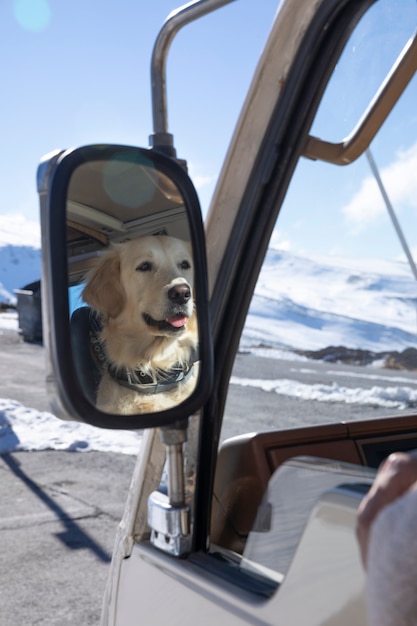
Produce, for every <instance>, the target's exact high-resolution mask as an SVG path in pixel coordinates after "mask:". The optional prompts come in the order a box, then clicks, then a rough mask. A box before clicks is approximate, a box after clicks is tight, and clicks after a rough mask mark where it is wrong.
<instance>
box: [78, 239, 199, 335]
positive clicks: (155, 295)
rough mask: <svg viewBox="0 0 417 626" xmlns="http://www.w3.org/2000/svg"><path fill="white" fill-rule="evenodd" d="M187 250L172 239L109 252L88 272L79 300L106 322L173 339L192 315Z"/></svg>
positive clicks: (134, 242) (140, 242) (190, 261)
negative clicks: (113, 321) (114, 321)
mask: <svg viewBox="0 0 417 626" xmlns="http://www.w3.org/2000/svg"><path fill="white" fill-rule="evenodd" d="M193 280H194V272H193V259H192V255H191V250H190V246H189V245H188V244H187V243H186V242H184V241H182V240H180V239H176V238H174V237H165V236H162V237H154V236H146V237H138V238H137V239H133V240H131V241H128V242H125V243H122V244H117V245H115V246H114V247H112V248H111V249H109V250H108V251H107V252H106V253H105V254H104V255H103V256H102V257H101V259H100V261H99V263H98V265H97V267H96V268H95V269H94V270H93V271H92V272H91V274H90V276H89V278H88V281H87V285H86V287H85V289H84V291H83V298H84V300H85V301H86V302H87V303H88V304H90V305H91V306H92V307H93V308H94V309H95V310H96V311H98V312H99V313H101V314H103V315H104V316H105V318H106V319H107V320H111V319H118V320H119V321H120V322H121V323H123V324H124V325H128V324H130V325H131V326H133V327H134V328H135V329H137V330H141V329H143V330H145V329H146V331H148V333H149V334H151V335H153V336H165V337H169V336H178V335H180V334H181V333H183V332H184V331H185V330H186V328H187V325H188V322H189V319H190V318H191V316H192V315H193V311H194V300H193Z"/></svg>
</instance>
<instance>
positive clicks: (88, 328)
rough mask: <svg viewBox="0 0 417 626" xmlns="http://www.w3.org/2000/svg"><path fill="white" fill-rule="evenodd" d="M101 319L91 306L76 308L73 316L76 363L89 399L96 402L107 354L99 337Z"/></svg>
mask: <svg viewBox="0 0 417 626" xmlns="http://www.w3.org/2000/svg"><path fill="white" fill-rule="evenodd" d="M100 330H101V325H100V320H99V318H98V316H97V315H96V313H95V312H94V311H93V310H92V309H90V307H87V306H83V307H80V308H78V309H76V310H75V311H74V312H73V314H72V316H71V343H72V350H73V356H74V365H75V368H76V370H77V372H78V376H79V381H80V384H81V387H82V390H83V392H84V393H85V395H86V397H87V398H88V400H89V401H90V402H91V403H92V404H95V403H96V398H97V389H98V385H99V383H100V379H101V376H102V371H103V367H104V364H105V354H104V351H103V348H102V344H101V342H100V339H99V334H100Z"/></svg>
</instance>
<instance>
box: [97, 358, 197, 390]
mask: <svg viewBox="0 0 417 626" xmlns="http://www.w3.org/2000/svg"><path fill="white" fill-rule="evenodd" d="M195 362H196V361H194V360H193V361H192V362H191V363H185V364H183V365H182V364H179V363H178V364H177V365H175V366H174V367H172V368H171V369H169V370H156V372H155V377H153V376H150V375H149V374H147V373H146V372H142V371H141V370H140V369H139V370H133V369H131V368H128V367H122V368H120V367H116V366H115V365H113V364H112V363H109V364H108V365H107V371H108V373H109V375H110V376H111V377H112V378H113V379H114V380H116V381H117V383H118V384H119V385H122V386H123V387H127V388H128V389H133V390H134V391H138V392H139V393H151V394H156V393H162V392H167V391H171V390H172V389H175V388H176V387H177V385H178V383H184V382H186V381H187V380H188V379H189V378H190V377H191V375H192V373H193V369H194V363H195Z"/></svg>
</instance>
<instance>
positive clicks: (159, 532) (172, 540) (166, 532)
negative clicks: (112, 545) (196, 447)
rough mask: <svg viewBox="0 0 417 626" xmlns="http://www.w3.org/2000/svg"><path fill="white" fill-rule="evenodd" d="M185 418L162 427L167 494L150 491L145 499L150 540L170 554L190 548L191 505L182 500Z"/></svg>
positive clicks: (183, 488) (181, 554) (186, 550)
mask: <svg viewBox="0 0 417 626" xmlns="http://www.w3.org/2000/svg"><path fill="white" fill-rule="evenodd" d="M187 429H188V420H185V421H181V422H180V423H177V424H175V425H174V426H168V427H164V428H161V441H162V443H163V444H164V445H165V447H166V451H167V462H168V468H167V473H168V493H167V494H164V493H162V492H160V491H154V492H153V493H151V495H150V496H149V499H148V523H149V526H150V528H151V543H152V544H153V545H154V546H155V547H156V548H158V549H159V550H162V551H163V552H168V553H169V554H171V555H173V556H177V557H178V556H183V555H184V554H187V553H188V552H190V550H191V521H190V516H191V513H190V507H189V506H188V505H187V504H186V502H185V486H184V484H185V482H184V454H183V444H184V443H185V442H186V441H187Z"/></svg>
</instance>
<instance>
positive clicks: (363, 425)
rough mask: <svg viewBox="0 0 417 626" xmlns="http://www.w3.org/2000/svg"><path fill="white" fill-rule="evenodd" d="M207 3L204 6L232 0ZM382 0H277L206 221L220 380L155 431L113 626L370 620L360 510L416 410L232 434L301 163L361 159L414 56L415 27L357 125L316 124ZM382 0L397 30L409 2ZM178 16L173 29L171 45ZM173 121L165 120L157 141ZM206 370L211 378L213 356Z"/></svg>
mask: <svg viewBox="0 0 417 626" xmlns="http://www.w3.org/2000/svg"><path fill="white" fill-rule="evenodd" d="M191 4H193V3H191ZM197 4H198V5H202V7H203V8H202V10H201V12H202V13H204V12H208V11H209V10H212V9H213V8H216V6H217V5H218V6H219V7H220V6H221V5H222V4H224V2H221V1H219V2H210V0H208V1H207V2H200V3H197ZM378 4H380V3H379V2H376V3H374V2H372V1H365V0H364V1H359V0H282V1H281V2H280V3H279V4H278V6H277V13H276V18H275V21H274V23H273V26H272V29H271V32H270V34H269V37H268V39H267V41H266V43H265V46H264V49H263V52H262V54H261V56H260V59H259V62H258V66H257V69H256V72H255V75H254V77H253V81H252V84H251V86H250V89H249V92H248V94H247V97H246V100H245V102H244V103H243V108H242V111H241V114H240V117H239V119H238V120H237V125H236V129H235V132H234V135H233V137H232V138H231V142H230V146H229V150H228V152H227V155H226V159H225V162H224V165H223V168H222V171H221V174H220V177H219V179H218V182H217V186H216V189H215V192H214V195H213V198H212V201H211V205H210V208H209V212H208V215H207V218H206V220H205V225H204V228H205V246H206V250H207V270H208V295H209V300H210V315H211V324H212V326H211V331H210V332H211V338H212V342H213V351H214V368H213V369H214V373H213V384H212V386H211V390H210V394H209V397H208V399H206V400H204V402H203V403H202V404H201V406H200V407H199V410H197V411H196V412H195V414H194V415H192V416H191V417H190V416H189V414H184V415H183V418H184V420H187V418H189V421H188V423H187V426H186V427H184V426H181V427H180V428H178V429H177V430H175V429H174V430H172V431H169V430H168V431H167V432H168V434H165V435H164V436H163V437H162V440H161V436H160V432H159V429H150V430H145V431H144V435H143V441H142V445H141V449H140V452H139V455H138V459H137V463H136V468H135V471H134V475H133V477H132V482H131V486H130V490H129V496H128V500H127V503H126V509H125V512H124V515H123V519H122V521H121V523H120V526H119V529H118V533H117V537H116V540H115V546H114V552H113V559H112V563H111V568H110V573H109V579H108V584H107V588H106V591H105V596H104V601H103V611H102V621H101V624H102V626H134V625H137V624H158V625H160V624H165V623H166V624H171V625H174V624H178V625H179V624H182V625H195V624H199V626H205V625H208V624H214V623H219V624H222V625H224V626H227V625H230V626H232V625H235V624H236V625H237V624H262V625H264V626H266V625H271V626H272V625H284V624H285V625H286V626H299V625H300V624H308V625H309V626H316V625H317V626H318V625H323V626H324V625H330V624H331V625H332V626H342V625H346V626H350V625H352V624H355V626H362V625H363V626H365V625H366V623H367V617H366V602H365V576H364V572H363V568H362V565H361V562H360V557H359V550H358V546H357V542H356V538H355V521H356V512H357V508H358V505H359V502H360V501H361V499H362V497H363V495H364V493H366V490H367V489H368V488H369V486H370V484H371V483H372V480H373V477H374V474H375V470H376V467H377V466H378V464H379V462H380V461H381V459H382V458H384V457H385V456H386V455H387V454H389V452H391V451H394V450H396V449H402V450H406V449H411V448H414V447H417V420H416V416H415V413H414V412H408V413H404V414H402V415H401V416H388V417H385V418H384V419H361V418H360V416H359V418H358V419H356V420H355V421H352V422H350V423H346V422H344V421H336V422H334V423H327V424H322V425H317V426H309V427H306V426H304V427H302V428H288V429H286V430H281V431H278V430H276V431H274V430H271V428H270V429H269V431H268V432H261V431H260V430H259V431H258V432H253V433H252V434H249V435H248V434H245V432H244V431H242V432H241V433H240V436H237V437H234V438H231V439H227V440H226V441H223V442H222V443H221V445H220V444H219V441H220V428H221V424H222V418H223V412H224V407H225V403H226V397H227V393H228V388H229V379H230V375H231V371H232V367H233V360H234V357H235V354H236V352H237V350H238V346H239V340H240V334H241V330H242V328H243V325H244V321H245V316H246V313H247V310H248V307H249V303H250V299H251V296H252V293H253V291H254V288H255V284H256V280H257V277H258V274H259V271H260V268H261V265H262V261H263V257H264V254H265V251H266V249H267V247H268V241H269V237H270V235H271V232H272V230H273V228H274V224H275V221H276V218H277V215H278V213H279V210H280V207H281V204H282V203H283V201H284V199H285V195H286V192H287V189H288V186H289V185H290V182H291V179H292V177H293V174H294V171H295V169H296V166H297V164H298V162H299V161H300V160H306V159H309V160H311V161H313V162H316V161H317V162H325V163H331V164H334V166H335V167H345V168H349V167H350V164H351V163H353V162H354V161H355V160H356V159H357V158H358V157H359V156H360V155H362V154H363V153H364V152H365V151H366V150H367V149H368V148H369V146H370V144H371V142H372V141H373V140H374V138H375V137H377V136H378V133H379V131H380V129H381V128H382V127H383V125H384V123H385V121H386V119H387V117H388V116H389V114H390V113H391V111H392V110H393V109H394V107H395V106H396V104H397V101H399V99H400V98H401V96H402V94H403V92H404V90H405V88H406V87H407V86H408V85H409V84H411V82H412V79H413V76H414V74H415V72H416V70H417V45H416V39H415V36H414V38H413V37H411V39H410V40H409V41H408V40H406V39H405V40H404V41H402V45H401V48H402V51H401V53H400V55H399V56H398V59H397V61H396V62H395V63H394V65H393V67H392V69H391V70H389V71H387V72H386V74H385V76H384V77H383V80H382V82H381V81H380V84H379V85H378V87H377V88H376V89H375V91H374V97H373V98H371V99H369V101H367V102H366V105H365V107H364V108H363V109H362V110H361V114H360V115H359V116H358V119H357V120H356V124H355V125H354V127H353V128H351V129H350V131H349V133H348V134H347V135H346V136H345V137H340V141H339V142H333V141H328V140H327V137H324V138H323V139H321V138H317V137H315V136H313V135H312V134H311V128H312V125H313V121H314V118H315V115H316V113H317V110H318V109H319V107H320V103H321V101H322V98H323V97H324V95H323V94H324V93H325V89H326V86H327V84H328V81H329V80H330V77H331V76H332V74H333V72H334V71H335V68H336V66H337V63H338V60H339V58H340V55H341V54H342V51H343V50H344V49H345V47H346V46H347V43H348V42H349V38H350V36H351V34H352V33H353V32H354V31H355V28H356V27H357V25H358V23H359V22H360V20H361V19H362V17H363V16H364V15H365V16H367V15H368V12H369V15H370V16H371V17H370V18H369V19H370V23H371V24H372V23H373V22H372V13H371V12H372V10H373V7H374V6H376V5H378ZM381 4H383V5H384V6H385V7H386V8H387V10H388V9H389V10H390V14H391V16H392V28H393V29H394V30H393V31H392V32H394V31H395V23H396V19H397V18H396V12H397V10H399V4H398V2H396V1H395V0H394V1H391V2H390V1H389V0H382V2H381ZM175 19H180V18H177V17H174V18H172V16H171V19H170V20H169V24H170V25H171V26H168V27H167V28H166V29H165V30H164V31H161V32H163V33H164V35H163V37H162V39H164V38H165V43H166V42H168V43H169V42H170V41H171V39H172V37H173V34H175V32H174V31H175V29H174V26H173V25H172V24H173V20H174V22H175ZM203 19H204V18H203ZM186 22H187V20H186V19H185V20H184V23H181V26H182V25H185V23H186ZM410 28H411V30H412V31H415V25H414V26H413V25H410ZM370 30H371V29H370ZM413 85H414V83H413ZM353 97H354V95H353V94H352V98H353ZM162 101H163V97H162ZM164 106H165V104H164V103H163V106H162V108H163V107H164ZM156 114H158V110H157V111H156ZM335 115H336V116H337V111H335ZM162 126H163V125H162ZM164 130H166V129H164V128H162V129H161V126H160V125H159V126H158V128H157V129H156V133H155V135H154V144H155V143H156V144H158V140H159V139H160V137H159V136H158V135H159V134H161V135H163V131H164ZM413 130H415V126H414V127H413ZM410 132H411V128H410ZM155 137H156V138H155ZM162 143H163V141H162ZM324 187H325V186H324ZM68 211H69V209H68ZM76 217H77V216H75V217H74V219H76ZM278 223H279V222H278ZM78 270H79V268H77V271H78ZM197 307H198V304H197ZM197 311H198V308H197ZM201 372H202V374H201V375H202V376H203V377H204V375H205V370H204V361H203V363H202V369H201ZM256 411H257V408H256V407H255V406H253V407H252V408H250V409H249V412H253V414H255V413H256ZM86 421H88V419H86ZM147 425H148V424H147ZM161 425H162V424H161ZM255 430H257V429H256V428H255ZM164 432H165V431H164ZM166 466H168V469H166ZM164 468H165V469H164ZM165 472H168V485H169V486H168V492H169V493H170V494H171V496H172V492H173V491H174V492H178V493H180V496H181V493H182V492H184V493H183V497H178V498H177V502H176V500H175V498H172V497H171V500H170V501H167V500H166V499H165V496H164V495H163V494H162V493H160V492H159V491H158V490H159V489H160V487H159V486H160V484H161V480H162V483H163V482H164V480H165V479H164V475H165ZM173 502H174V504H173ZM178 502H179V504H178Z"/></svg>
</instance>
